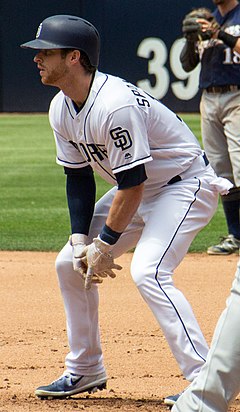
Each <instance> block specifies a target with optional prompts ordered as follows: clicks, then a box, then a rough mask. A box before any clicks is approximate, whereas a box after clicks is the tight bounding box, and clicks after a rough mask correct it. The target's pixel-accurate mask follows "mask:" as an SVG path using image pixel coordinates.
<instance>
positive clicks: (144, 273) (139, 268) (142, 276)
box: [131, 261, 150, 288]
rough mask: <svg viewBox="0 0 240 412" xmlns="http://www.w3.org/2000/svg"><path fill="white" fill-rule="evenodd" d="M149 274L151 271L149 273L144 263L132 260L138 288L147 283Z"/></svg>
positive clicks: (132, 269)
mask: <svg viewBox="0 0 240 412" xmlns="http://www.w3.org/2000/svg"><path fill="white" fill-rule="evenodd" d="M148 274H150V273H148V270H147V268H146V267H145V266H144V265H143V264H141V265H139V264H135V262H134V261H132V263H131V275H132V278H133V281H134V282H135V284H136V286H137V287H138V288H141V286H142V285H143V284H145V283H146V281H147V278H148Z"/></svg>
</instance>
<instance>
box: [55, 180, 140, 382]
mask: <svg viewBox="0 0 240 412" xmlns="http://www.w3.org/2000/svg"><path fill="white" fill-rule="evenodd" d="M115 190H116V188H113V189H111V190H110V191H109V192H108V193H107V194H106V195H104V196H103V197H102V198H101V199H100V200H99V201H98V202H97V204H96V207H95V211H94V217H93V220H92V224H91V228H90V233H89V243H90V242H91V241H92V239H93V237H95V236H97V234H98V233H99V232H100V230H101V228H102V227H103V225H104V223H105V221H106V217H107V214H108V211H109V207H110V205H111V202H112V199H113V196H114V193H115ZM137 220H138V219H137V217H136V218H134V219H133V222H132V223H131V225H129V227H128V228H127V230H126V232H125V233H124V234H123V235H122V237H121V239H120V241H119V242H118V243H117V245H116V247H115V250H114V255H115V256H119V255H121V254H122V253H124V252H125V251H127V250H129V249H130V248H132V247H133V246H135V245H136V242H137V240H138V239H139V236H140V232H141V229H142V228H141V227H139V223H138V221H137ZM141 225H142V222H141ZM56 270H57V274H58V281H59V286H60V290H61V294H62V297H63V302H64V309H65V314H66V322H67V335H68V341H69V348H70V352H69V353H68V354H67V356H66V360H65V363H66V369H67V371H69V372H72V373H76V374H78V375H81V374H83V375H95V374H97V373H101V372H102V371H103V370H104V366H103V356H102V349H101V344H100V334H99V324H98V304H99V299H98V287H97V286H96V285H92V287H91V289H90V290H88V291H86V290H85V289H84V285H83V280H82V278H81V276H80V275H79V273H77V272H75V271H74V270H73V265H72V247H71V246H70V244H69V242H68V243H67V244H66V245H65V246H64V247H63V249H62V250H61V252H60V253H59V255H58V257H57V259H56ZM106 281H107V280H106Z"/></svg>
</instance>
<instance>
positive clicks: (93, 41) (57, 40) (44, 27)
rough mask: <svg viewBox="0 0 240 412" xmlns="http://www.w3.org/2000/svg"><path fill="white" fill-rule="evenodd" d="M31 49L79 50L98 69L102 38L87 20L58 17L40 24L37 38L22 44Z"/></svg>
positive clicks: (50, 18) (65, 16)
mask: <svg viewBox="0 0 240 412" xmlns="http://www.w3.org/2000/svg"><path fill="white" fill-rule="evenodd" d="M21 47H23V48H30V49H77V50H82V51H84V53H85V54H86V55H87V57H88V59H89V61H90V64H91V65H92V66H93V67H97V66H98V63H99V54H100V36H99V33H98V31H97V29H96V28H95V27H94V26H93V25H92V24H91V23H90V22H88V21H87V20H84V19H82V18H80V17H77V16H70V15H56V16H51V17H48V18H46V19H45V20H43V22H42V23H40V25H39V27H38V30H37V33H36V38H35V39H34V40H31V41H29V42H26V43H23V44H21Z"/></svg>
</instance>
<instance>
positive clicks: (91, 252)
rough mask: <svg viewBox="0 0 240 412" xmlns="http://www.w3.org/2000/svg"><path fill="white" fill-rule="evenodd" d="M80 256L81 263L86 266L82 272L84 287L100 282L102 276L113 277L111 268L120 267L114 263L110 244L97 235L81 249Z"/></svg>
mask: <svg viewBox="0 0 240 412" xmlns="http://www.w3.org/2000/svg"><path fill="white" fill-rule="evenodd" d="M80 258H81V262H82V264H83V265H85V266H86V267H87V270H86V273H85V274H84V280H85V288H86V289H90V288H91V284H92V283H102V281H103V279H102V278H105V277H107V276H109V277H111V278H115V277H116V274H115V272H113V270H112V269H116V270H121V269H122V266H120V265H117V264H116V263H114V260H113V256H112V253H111V246H110V245H109V244H108V243H106V242H104V241H103V240H101V239H100V237H99V236H98V237H97V238H95V239H93V242H92V243H91V244H90V245H88V246H86V247H85V248H84V249H83V251H82V253H81V255H80Z"/></svg>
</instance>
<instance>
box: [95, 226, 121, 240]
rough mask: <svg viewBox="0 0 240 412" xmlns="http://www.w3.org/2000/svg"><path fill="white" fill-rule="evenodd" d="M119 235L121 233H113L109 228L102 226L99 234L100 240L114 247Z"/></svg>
mask: <svg viewBox="0 0 240 412" xmlns="http://www.w3.org/2000/svg"><path fill="white" fill-rule="evenodd" d="M121 234H122V232H121V233H120V232H115V231H114V230H112V229H111V228H110V227H109V226H107V225H104V226H103V228H102V230H101V233H100V239H101V240H103V242H106V243H108V244H109V245H114V244H115V243H116V242H117V241H118V239H119V238H120V236H121Z"/></svg>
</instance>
